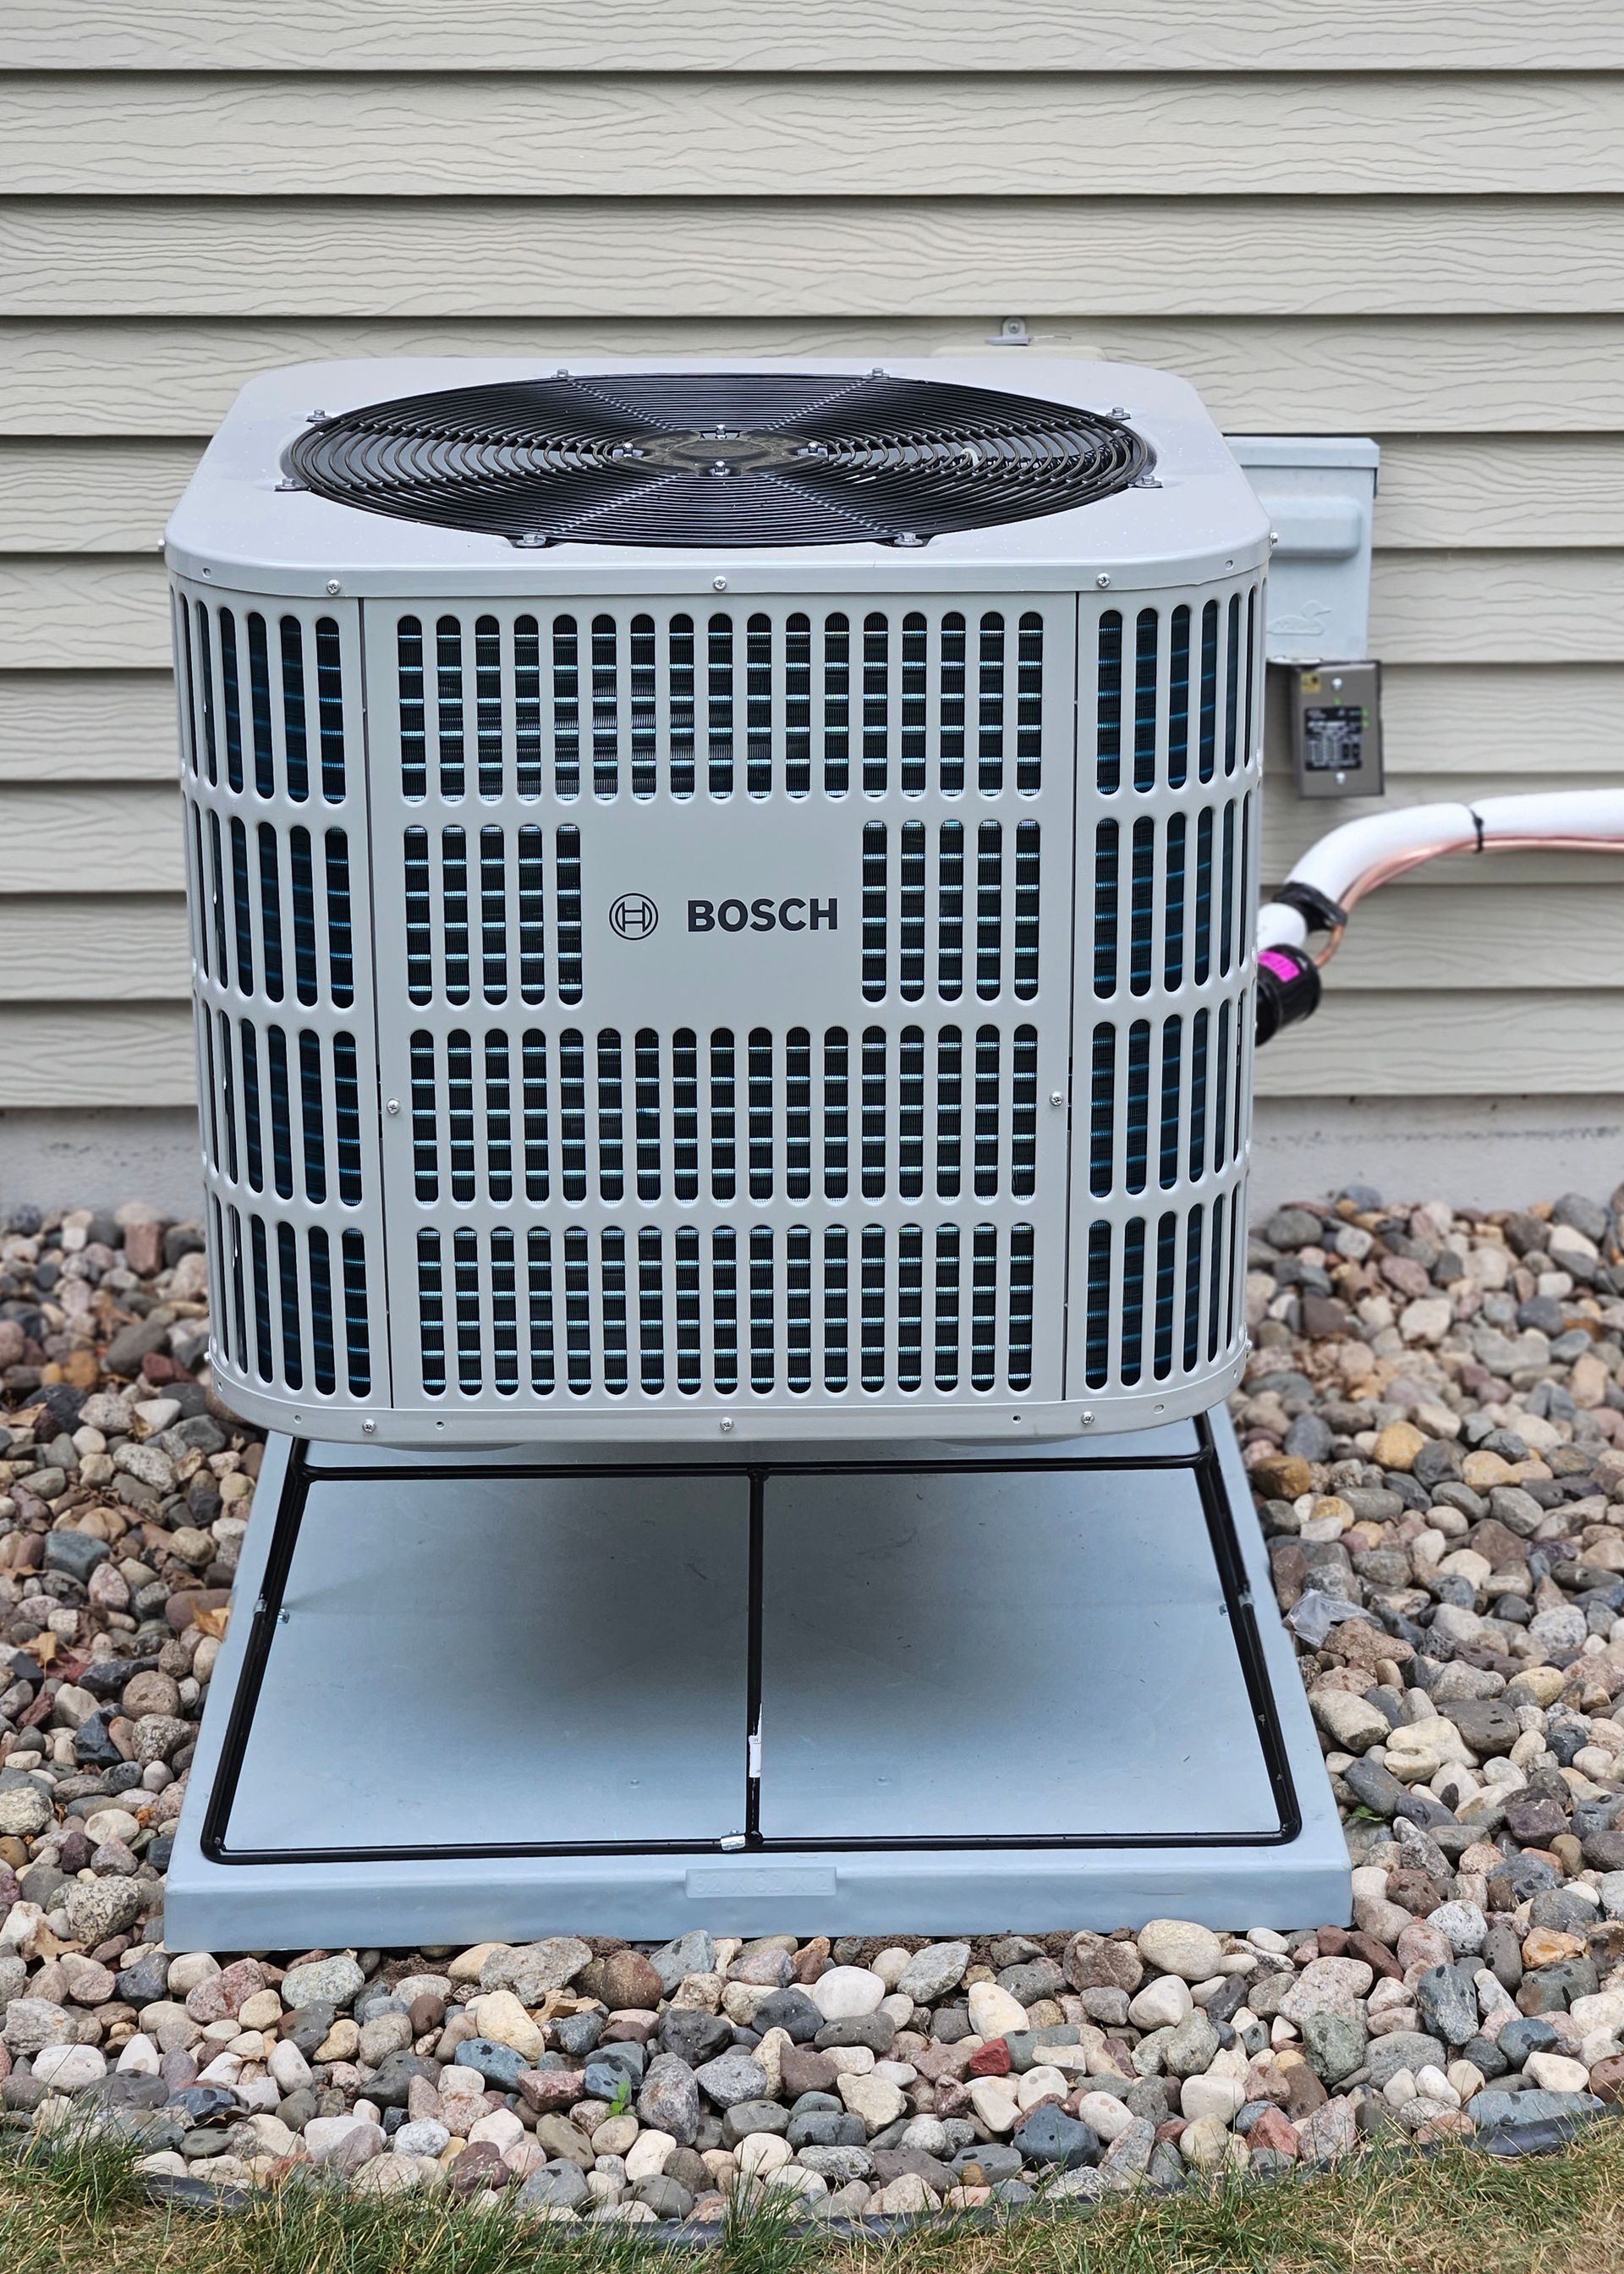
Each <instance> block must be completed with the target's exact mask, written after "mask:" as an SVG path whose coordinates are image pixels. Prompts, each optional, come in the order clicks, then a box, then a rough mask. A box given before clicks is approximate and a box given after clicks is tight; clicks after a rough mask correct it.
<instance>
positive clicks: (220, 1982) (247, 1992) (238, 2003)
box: [186, 1958, 265, 2029]
mask: <svg viewBox="0 0 1624 2274" xmlns="http://www.w3.org/2000/svg"><path fill="white" fill-rule="evenodd" d="M264 1987H265V1977H264V1975H263V1974H262V1973H261V1972H260V1970H259V1962H258V1961H257V1960H255V1959H252V1958H239V1959H237V1961H236V1962H234V1963H233V1964H232V1965H230V1966H226V1967H222V1969H221V1971H220V1972H219V1973H218V1974H211V1975H210V1977H209V1978H208V1980H207V1982H199V1984H198V1985H197V1987H196V1989H195V1990H189V1991H188V1992H187V1993H186V2011H187V2012H188V2013H189V2014H191V2016H192V2020H193V2021H194V2022H201V2023H202V2025H203V2026H204V2027H205V2028H206V2029H207V2026H208V2024H209V2022H223V2021H225V2020H226V2019H227V2017H228V2016H229V2018H230V2019H232V2020H233V2021H235V2019H236V2018H237V2014H240V2013H241V2012H242V2010H243V2008H244V2006H245V2005H246V2004H247V2003H248V2000H249V1999H251V1998H252V1996H253V1995H254V1994H255V1992H257V1991H260V1990H263V1989H264Z"/></svg>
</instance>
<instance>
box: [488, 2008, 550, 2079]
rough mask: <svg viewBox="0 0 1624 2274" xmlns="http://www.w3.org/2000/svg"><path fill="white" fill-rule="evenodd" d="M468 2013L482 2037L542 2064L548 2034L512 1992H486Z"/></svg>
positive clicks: (524, 2058) (523, 2057) (523, 2058)
mask: <svg viewBox="0 0 1624 2274" xmlns="http://www.w3.org/2000/svg"><path fill="white" fill-rule="evenodd" d="M468 2011H469V2014H470V2019H471V2020H472V2022H473V2024H474V2027H475V2028H476V2029H477V2030H478V2032H479V2034H480V2036H481V2037H489V2038H491V2039H492V2042H493V2043H494V2044H499V2045H510V2046H511V2047H512V2048H513V2050H514V2052H516V2053H517V2054H518V2055H519V2057H520V2059H522V2060H527V2061H534V2060H539V2059H540V2058H541V2056H542V2054H543V2053H544V2052H545V2051H546V2049H547V2037H546V2032H545V2029H542V2028H541V2027H540V2025H539V2024H538V2022H532V2021H531V2019H530V2015H529V2014H527V2013H526V2012H525V2010H524V2008H523V2006H522V2005H521V2004H520V2002H519V2000H518V1999H517V1998H515V1995H514V1993H513V1992H512V1991H511V1990H487V1991H486V1992H485V1995H484V1997H483V1998H476V1999H474V2000H473V2002H472V2004H471V2005H470V2007H469V2009H468ZM481 2083H482V2086H483V2079H482V2080H481Z"/></svg>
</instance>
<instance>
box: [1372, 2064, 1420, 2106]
mask: <svg viewBox="0 0 1624 2274" xmlns="http://www.w3.org/2000/svg"><path fill="white" fill-rule="evenodd" d="M1419 2090H1420V2088H1419V2087H1418V2086H1417V2082H1416V2080H1415V2074H1414V2072H1413V2071H1412V2070H1410V2069H1407V2068H1400V2069H1395V2070H1394V2072H1393V2074H1392V2075H1391V2076H1390V2077H1389V2078H1388V2079H1387V2082H1386V2083H1385V2084H1384V2085H1383V2086H1382V2088H1381V2097H1382V2098H1383V2099H1384V2100H1385V2101H1386V2102H1387V2105H1388V2107H1389V2108H1402V2106H1403V2105H1404V2104H1405V2102H1406V2101H1407V2100H1414V2099H1415V2098H1416V2097H1417V2093H1418V2091H1419Z"/></svg>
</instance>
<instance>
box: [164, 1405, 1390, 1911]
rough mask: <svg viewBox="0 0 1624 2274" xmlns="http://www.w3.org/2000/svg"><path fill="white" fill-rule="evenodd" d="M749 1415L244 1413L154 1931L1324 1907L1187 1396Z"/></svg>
mask: <svg viewBox="0 0 1624 2274" xmlns="http://www.w3.org/2000/svg"><path fill="white" fill-rule="evenodd" d="M1348 1907H1349V1878H1348V1861H1347V1856H1346V1851H1345V1849H1344V1846H1343V1842H1342V1835H1341V1832H1340V1828H1339V1826H1338V1824H1337V1820H1336V1813H1335V1806H1334V1804H1333V1802H1332V1797H1331V1794H1330V1791H1329V1788H1328V1786H1327V1781H1326V1778H1325V1773H1324V1769H1323V1767H1322V1765H1321V1762H1320V1758H1319V1745H1318V1743H1317V1741H1316V1739H1315V1737H1314V1734H1313V1730H1312V1725H1311V1723H1310V1721H1309V1716H1308V1713H1307V1710H1306V1707H1305V1705H1304V1700H1303V1697H1302V1693H1301V1690H1300V1686H1299V1684H1298V1682H1297V1673H1296V1668H1295V1666H1294V1664H1293V1662H1292V1655H1291V1651H1290V1648H1289V1643H1288V1642H1287V1640H1286V1638H1285V1637H1284V1635H1283V1634H1282V1631H1281V1630H1280V1628H1279V1624H1278V1621H1277V1619H1276V1618H1275V1615H1274V1609H1273V1599H1272V1593H1271V1591H1270V1589H1269V1585H1268V1575H1267V1557H1266V1556H1265V1555H1264V1553H1263V1545H1262V1541H1261V1539H1260V1537H1259V1534H1258V1532H1257V1527H1256V1524H1255V1521H1254V1519H1253V1517H1252V1511H1251V1506H1250V1498H1249V1495H1247V1493H1246V1489H1245V1481H1244V1472H1242V1470H1241V1467H1240V1463H1239V1458H1238V1455H1237V1451H1236V1449H1235V1445H1234V1440H1233V1437H1232V1435H1231V1434H1230V1432H1229V1426H1228V1422H1227V1419H1225V1417H1224V1416H1223V1415H1222V1412H1220V1413H1215V1414H1214V1415H1213V1416H1211V1417H1208V1419H1206V1420H1204V1421H1203V1422H1201V1423H1199V1424H1189V1423H1185V1424H1180V1425H1177V1426H1174V1427H1169V1428H1166V1429H1162V1430H1158V1431H1155V1432H1154V1433H1147V1434H1144V1435H1140V1436H1136V1437H1134V1438H1124V1439H1116V1440H1114V1441H1112V1440H1106V1441H1101V1442H1090V1443H1086V1444H1079V1443H1069V1442H1068V1443H1066V1444H1064V1445H1062V1446H1059V1447H1056V1448H1053V1449H1049V1450H1047V1451H1045V1452H1042V1453H1039V1452H1036V1451H1034V1450H1033V1449H1029V1448H1026V1447H1023V1448H1022V1449H1021V1450H1020V1454H1019V1457H1013V1458H1011V1457H1007V1456H1002V1455H1000V1454H998V1453H997V1452H996V1451H994V1450H992V1449H979V1448H978V1449H975V1450H974V1451H970V1452H966V1451H964V1450H962V1449H950V1448H947V1447H940V1448H937V1447H931V1448H928V1449H921V1448H919V1447H913V1448H907V1449H898V1450H897V1451H894V1452H880V1453H876V1452H875V1451H873V1450H871V1449H863V1450H862V1451H861V1453H858V1452H856V1451H855V1450H854V1451H853V1453H852V1454H851V1455H850V1456H849V1457H839V1456H837V1457H831V1455H830V1453H829V1451H828V1449H825V1448H819V1449H816V1450H814V1449H807V1451H806V1453H805V1455H804V1456H803V1455H802V1454H801V1450H800V1449H797V1448H793V1447H787V1448H778V1447H775V1448H774V1449H773V1457H772V1458H771V1462H763V1460H762V1458H761V1449H760V1448H756V1449H754V1457H752V1456H751V1453H750V1451H749V1450H748V1449H744V1450H742V1451H741V1453H740V1454H739V1455H738V1456H736V1457H735V1456H733V1455H731V1454H729V1455H722V1456H720V1457H718V1456H717V1455H715V1454H712V1453H710V1452H709V1451H708V1450H707V1451H706V1452H704V1453H703V1454H700V1453H694V1454H684V1455H679V1456H677V1457H673V1460H672V1462H671V1463H670V1465H667V1466H663V1467H654V1466H652V1465H646V1464H645V1465H636V1466H635V1467H634V1466H632V1465H628V1464H623V1463H622V1464H617V1463H616V1462H615V1461H614V1460H613V1457H606V1456H605V1455H603V1454H598V1455H596V1456H594V1457H589V1458H587V1459H585V1460H583V1461H581V1462H578V1463H573V1464H571V1465H569V1466H568V1467H562V1466H560V1465H556V1464H546V1465H544V1464H541V1463H532V1462H530V1461H527V1460H526V1459H525V1457H523V1455H522V1454H517V1453H509V1454H500V1453H487V1454H482V1455H479V1456H476V1457H472V1458H470V1457H468V1456H467V1455H465V1454H464V1455H462V1456H450V1455H447V1456H445V1457H432V1456H431V1457H421V1458H418V1457H402V1456H401V1455H398V1454H396V1455H387V1454H384V1455H377V1456H369V1455H365V1454H361V1455H357V1454H352V1453H350V1451H349V1450H348V1449H346V1450H345V1451H344V1452H343V1453H342V1454H338V1453H336V1452H335V1450H334V1449H330V1448H324V1447H320V1446H316V1447H312V1448H310V1449H308V1452H307V1453H305V1454H302V1453H299V1452H297V1451H296V1450H295V1449H291V1448H289V1445H288V1444H287V1443H286V1442H285V1441H275V1442H274V1444H273V1448H272V1451H271V1454H270V1457H268V1458H267V1462H266V1465H265V1470H264V1472H263V1474H262V1477H261V1480H260V1484H259V1494H258V1497H257V1499H256V1502H255V1516H254V1520H253V1522H252V1525H251V1527H250V1532H249V1537H248V1541H247V1545H246V1549H245V1553H244V1562H243V1567H242V1570H241V1573H240V1576H239V1579H238V1585H237V1604H236V1608H235V1611H234V1615H233V1620H232V1624H231V1630H230V1633H229V1638H228V1640H227V1644H226V1646H225V1649H224V1650H223V1651H222V1655H221V1660H220V1663H219V1666H218V1668H216V1671H215V1675H214V1683H213V1685H212V1690H211V1695H210V1698H209V1701H208V1705H207V1710H206V1713H205V1717H204V1723H203V1729H202V1735H201V1738H200V1742H199V1751H198V1758H197V1761H196V1764H195V1766H194V1768H193V1771H192V1783H191V1788H190V1792H189V1796H188V1799H187V1802H186V1806H185V1810H184V1814H183V1816H182V1818H181V1824H180V1827H179V1832H178V1835H177V1843H176V1849H175V1853H174V1856H173V1858H172V1861H171V1866H170V1871H169V1893H168V1901H167V1905H166V1910H165V1938H166V1940H167V1941H168V1942H169V1946H170V1947H171V1948H188V1947H193V1948H196V1947H202V1948H241V1947H250V1948H262V1949H263V1948H268V1949H287V1948H292V1947H295V1946H297V1947H300V1948H305V1947H315V1946H325V1947H333V1946H342V1945H343V1944H346V1943H351V1944H357V1943H365V1944H382V1945H385V1946H402V1945H408V1944H413V1943H418V1942H428V1943H449V1942H473V1941H477V1940H480V1939H486V1938H500V1939H508V1940H518V1939H525V1938H528V1937H531V1936H536V1935H541V1934H545V1933H552V1932H558V1931H584V1932H588V1933H593V1932H596V1933H605V1934H620V1935H626V1936H633V1937H659V1938H662V1939H663V1938H665V1936H668V1935H672V1934H675V1933H678V1932H680V1931H682V1930H683V1929H684V1928H685V1927H687V1926H690V1925H701V1924H703V1925H708V1926H710V1927H711V1928H712V1929H713V1930H715V1931H720V1932H744V1933H764V1932H772V1931H793V1932H797V1933H808V1934H810V1933H816V1932H819V1931H824V1932H837V1933H839V1932H844V1933H853V1932H857V1933H868V1932H875V1933H882V1932H890V1931H896V1932H906V1931H915V1932H919V1933H933V1934H934V1933H939V1932H949V1931H961V1930H963V1931H971V1930H974V1929H978V1928H994V1927H1000V1926H1003V1927H1013V1928H1020V1929H1026V1930H1028V1931H1043V1930H1047V1929H1056V1928H1061V1927H1067V1926H1083V1925H1089V1926H1096V1927H1110V1926H1113V1925H1117V1924H1140V1923H1142V1921H1143V1920H1144V1919H1145V1918H1146V1917H1147V1916H1154V1915H1156V1914H1162V1915H1172V1916H1182V1917H1187V1918H1195V1919H1201V1920H1205V1921H1207V1923H1209V1924H1213V1925H1215V1926H1252V1925H1271V1924H1272V1925H1280V1926H1288V1925H1303V1924H1323V1923H1325V1922H1326V1921H1327V1920H1335V1919H1341V1918H1345V1917H1346V1916H1347V1915H1348Z"/></svg>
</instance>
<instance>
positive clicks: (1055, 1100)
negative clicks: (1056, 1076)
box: [1049, 1089, 1065, 1105]
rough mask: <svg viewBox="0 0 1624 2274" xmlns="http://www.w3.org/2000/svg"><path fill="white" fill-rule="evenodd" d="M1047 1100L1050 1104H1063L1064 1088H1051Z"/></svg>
mask: <svg viewBox="0 0 1624 2274" xmlns="http://www.w3.org/2000/svg"><path fill="white" fill-rule="evenodd" d="M1049 1103H1050V1104H1051V1105H1064V1103H1065V1092H1064V1090H1063V1089H1051V1090H1050V1091H1049Z"/></svg>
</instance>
